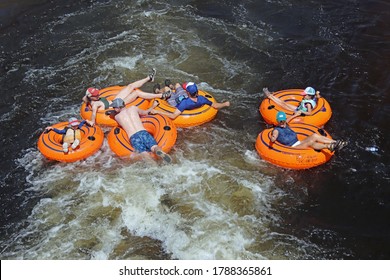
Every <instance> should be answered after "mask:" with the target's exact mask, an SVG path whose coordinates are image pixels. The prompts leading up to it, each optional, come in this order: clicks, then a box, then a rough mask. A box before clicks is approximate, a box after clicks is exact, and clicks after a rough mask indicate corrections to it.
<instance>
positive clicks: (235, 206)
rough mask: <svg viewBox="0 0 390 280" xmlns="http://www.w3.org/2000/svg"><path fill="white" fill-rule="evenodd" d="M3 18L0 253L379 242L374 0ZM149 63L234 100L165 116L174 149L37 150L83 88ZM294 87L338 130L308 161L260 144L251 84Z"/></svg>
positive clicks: (22, 9)
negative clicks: (130, 156) (152, 152)
mask: <svg viewBox="0 0 390 280" xmlns="http://www.w3.org/2000/svg"><path fill="white" fill-rule="evenodd" d="M0 16H1V22H0V30H1V34H0V42H1V44H0V50H1V58H0V62H1V68H0V83H1V100H0V136H1V137H0V139H1V148H0V149H1V161H0V166H1V169H0V174H1V181H0V183H1V228H0V231H1V235H0V236H1V239H0V256H1V259H223V260H224V259H389V258H390V254H389V250H388V248H390V223H389V220H390V180H389V178H390V172H389V162H390V157H389V154H388V151H389V148H390V147H389V145H390V144H389V143H390V142H389V141H388V140H386V137H387V136H389V135H390V126H389V125H388V123H387V121H388V120H389V119H390V106H389V104H390V98H389V97H390V77H389V74H388V73H389V72H388V69H390V67H389V66H390V65H389V64H390V59H389V54H390V52H389V51H390V21H389V18H390V4H389V3H387V2H386V1H376V0H345V1H334V0H330V1H316V0H307V1H305V0H264V1H255V0H247V1H230V0H227V1H226V0H224V1H220V0H217V1H199V0H198V1H184V0H183V1H177V0H176V1H175V0H168V1H149V0H144V1H143V0H139V1H135V0H118V1H113V0H106V1H103V0H102V1H62V0H61V1H43V0H42V1H38V0H36V1H33V0H30V1H18V4H15V3H14V1H2V4H0ZM152 67H155V68H156V69H157V71H158V74H157V78H156V80H157V81H158V82H163V81H164V79H165V78H170V79H171V80H173V81H188V80H191V81H194V82H196V83H198V84H199V87H200V88H201V89H203V90H206V91H208V92H210V93H212V94H213V95H214V96H215V97H216V99H217V100H218V101H225V100H230V102H231V104H232V105H231V107H229V108H225V109H222V110H221V111H220V112H219V113H218V115H217V117H216V119H214V120H213V121H212V122H210V123H208V124H205V125H202V126H200V127H196V128H190V129H179V130H178V139H177V142H176V145H175V147H174V149H173V150H172V151H171V155H172V157H173V159H174V163H173V164H172V165H164V164H163V163H161V162H154V161H152V162H148V161H146V162H132V161H129V160H124V159H118V158H117V157H116V156H115V155H114V154H113V153H112V152H111V151H110V149H109V147H108V144H107V142H106V141H105V142H104V144H103V147H102V148H101V150H100V151H99V152H98V153H97V154H95V155H94V156H92V157H90V158H88V159H86V160H84V161H81V162H76V163H71V164H64V163H56V162H51V161H48V160H46V159H45V158H44V157H43V156H42V155H41V154H40V153H39V151H38V150H37V146H36V143H37V139H38V137H39V135H40V134H41V133H42V131H43V129H44V127H46V126H47V125H50V124H53V123H57V122H59V121H64V120H67V119H68V118H69V117H71V116H74V115H76V116H78V114H79V109H80V105H81V98H82V96H83V93H84V92H85V89H86V88H87V87H89V86H96V87H99V88H103V87H107V86H111V85H118V84H120V85H124V84H127V83H129V82H132V81H135V80H138V79H140V78H143V77H145V75H146V74H147V73H148V72H149V70H150V69H151V68H152ZM309 85H310V86H313V87H314V88H315V89H317V90H320V91H321V93H322V95H323V96H324V97H325V98H326V99H327V100H328V102H329V103H330V104H331V107H332V109H333V115H332V118H331V120H330V121H329V122H328V123H327V124H326V127H325V128H326V129H327V131H328V132H329V133H330V134H331V135H332V136H333V138H344V139H349V141H350V145H349V146H348V147H347V148H345V150H343V151H342V152H341V153H339V154H338V155H336V156H334V157H333V158H332V159H331V160H330V161H329V162H328V163H326V164H324V165H322V166H320V167H317V168H314V169H310V170H303V171H292V170H286V169H283V168H279V167H275V166H273V165H271V164H269V163H267V162H265V161H263V160H261V159H260V158H259V156H258V155H257V152H256V150H255V148H254V144H255V141H256V137H257V134H258V133H259V132H260V131H261V130H262V129H264V128H266V127H267V126H266V124H265V123H264V122H263V120H262V119H261V116H260V114H259V112H258V107H259V105H260V102H261V100H262V98H263V97H262V96H261V91H262V88H263V87H264V86H268V87H269V88H270V90H280V89H288V88H304V87H306V86H309ZM152 86H153V85H152V84H147V85H145V86H144V87H143V89H144V90H146V91H148V90H151V89H152ZM107 131H108V130H107ZM367 146H377V147H378V148H379V151H378V152H376V153H372V152H369V151H366V150H365V148H366V147H367Z"/></svg>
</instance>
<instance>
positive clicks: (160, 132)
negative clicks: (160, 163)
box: [107, 114, 177, 157]
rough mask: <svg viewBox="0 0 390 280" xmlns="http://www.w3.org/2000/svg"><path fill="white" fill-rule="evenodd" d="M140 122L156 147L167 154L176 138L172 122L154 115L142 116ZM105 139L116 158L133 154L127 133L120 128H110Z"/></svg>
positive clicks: (164, 117)
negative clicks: (154, 141)
mask: <svg viewBox="0 0 390 280" xmlns="http://www.w3.org/2000/svg"><path fill="white" fill-rule="evenodd" d="M141 121H142V124H143V126H144V127H145V129H146V131H148V132H149V133H150V134H151V135H152V136H153V138H154V139H155V140H156V142H157V145H158V146H159V147H160V148H161V149H162V150H163V151H164V152H166V153H168V152H169V151H170V150H171V149H172V147H173V145H175V143H176V138H177V130H176V127H175V125H174V124H173V122H172V120H171V119H169V118H168V117H166V116H162V115H158V114H156V115H147V116H142V117H141ZM107 139H108V145H109V146H110V148H111V150H112V151H113V152H114V153H115V154H116V155H117V156H120V157H125V156H130V155H131V154H132V153H134V152H135V151H134V148H133V146H132V145H131V143H130V140H129V137H128V136H127V133H126V132H125V131H124V130H123V129H122V128H121V127H120V126H118V127H114V128H112V129H111V130H110V132H109V133H108V135H107ZM150 154H153V153H150ZM153 155H154V154H153Z"/></svg>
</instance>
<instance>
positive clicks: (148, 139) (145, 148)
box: [130, 130, 157, 153]
mask: <svg viewBox="0 0 390 280" xmlns="http://www.w3.org/2000/svg"><path fill="white" fill-rule="evenodd" d="M130 143H131V145H132V146H133V148H134V150H135V151H137V152H138V153H142V152H151V148H152V147H153V146H156V145H157V142H156V140H154V138H153V136H152V135H151V134H150V133H149V132H147V131H146V130H140V131H138V132H136V133H134V134H133V135H131V137H130Z"/></svg>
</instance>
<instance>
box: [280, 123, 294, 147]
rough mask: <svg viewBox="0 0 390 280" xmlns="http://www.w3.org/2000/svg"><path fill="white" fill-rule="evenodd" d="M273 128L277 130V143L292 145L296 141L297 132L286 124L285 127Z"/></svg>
mask: <svg viewBox="0 0 390 280" xmlns="http://www.w3.org/2000/svg"><path fill="white" fill-rule="evenodd" d="M275 129H276V130H277V131H278V132H279V133H278V138H276V141H278V142H279V143H281V144H283V145H286V146H292V145H294V144H295V143H296V142H298V137H297V134H296V133H295V132H294V131H293V130H292V129H291V128H289V127H288V126H286V127H280V126H277V127H275Z"/></svg>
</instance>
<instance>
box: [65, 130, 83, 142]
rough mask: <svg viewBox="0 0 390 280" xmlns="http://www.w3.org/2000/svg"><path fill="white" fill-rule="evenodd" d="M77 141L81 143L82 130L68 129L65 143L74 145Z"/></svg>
mask: <svg viewBox="0 0 390 280" xmlns="http://www.w3.org/2000/svg"><path fill="white" fill-rule="evenodd" d="M76 139H78V140H79V141H81V133H80V129H78V128H77V129H73V128H71V127H67V128H66V133H65V135H64V138H63V140H62V141H63V143H73V142H74V141H75V140H76Z"/></svg>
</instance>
